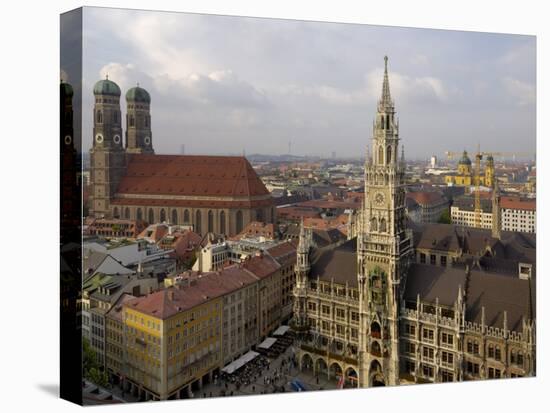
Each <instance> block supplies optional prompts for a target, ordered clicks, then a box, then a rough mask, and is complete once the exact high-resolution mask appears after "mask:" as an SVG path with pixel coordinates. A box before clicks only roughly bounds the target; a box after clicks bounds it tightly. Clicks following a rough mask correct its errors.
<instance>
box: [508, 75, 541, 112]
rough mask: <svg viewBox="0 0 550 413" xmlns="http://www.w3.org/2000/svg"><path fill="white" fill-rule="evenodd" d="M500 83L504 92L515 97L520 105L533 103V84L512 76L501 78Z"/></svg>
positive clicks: (534, 98) (534, 97)
mask: <svg viewBox="0 0 550 413" xmlns="http://www.w3.org/2000/svg"><path fill="white" fill-rule="evenodd" d="M502 84H503V85H504V89H505V90H506V92H508V93H509V94H510V96H512V98H513V99H515V100H516V101H517V103H518V105H520V106H525V105H531V104H534V103H535V100H536V92H535V86H534V85H532V84H529V83H526V82H522V81H521V80H518V79H514V78H512V77H504V78H502Z"/></svg>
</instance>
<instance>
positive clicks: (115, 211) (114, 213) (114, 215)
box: [113, 207, 119, 218]
mask: <svg viewBox="0 0 550 413" xmlns="http://www.w3.org/2000/svg"><path fill="white" fill-rule="evenodd" d="M113 217H115V218H118V217H119V215H118V207H115V209H114V210H113Z"/></svg>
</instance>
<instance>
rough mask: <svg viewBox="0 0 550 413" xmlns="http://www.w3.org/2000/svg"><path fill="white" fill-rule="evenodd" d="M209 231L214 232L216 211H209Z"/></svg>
mask: <svg viewBox="0 0 550 413" xmlns="http://www.w3.org/2000/svg"><path fill="white" fill-rule="evenodd" d="M208 232H214V213H213V212H212V210H210V211H208Z"/></svg>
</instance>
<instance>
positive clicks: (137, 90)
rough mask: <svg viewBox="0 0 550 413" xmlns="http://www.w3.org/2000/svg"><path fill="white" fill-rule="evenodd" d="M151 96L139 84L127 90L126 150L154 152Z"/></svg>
mask: <svg viewBox="0 0 550 413" xmlns="http://www.w3.org/2000/svg"><path fill="white" fill-rule="evenodd" d="M150 105H151V97H150V96H149V93H148V92H147V91H146V90H145V89H143V88H141V87H139V84H138V85H137V86H135V87H133V88H131V89H129V90H128V92H126V111H127V113H126V152H127V153H154V150H153V137H152V134H151V112H150Z"/></svg>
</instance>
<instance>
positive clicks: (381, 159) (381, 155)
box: [378, 146, 384, 164]
mask: <svg viewBox="0 0 550 413" xmlns="http://www.w3.org/2000/svg"><path fill="white" fill-rule="evenodd" d="M378 163H379V164H383V163H384V148H383V147H382V146H379V147H378Z"/></svg>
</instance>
